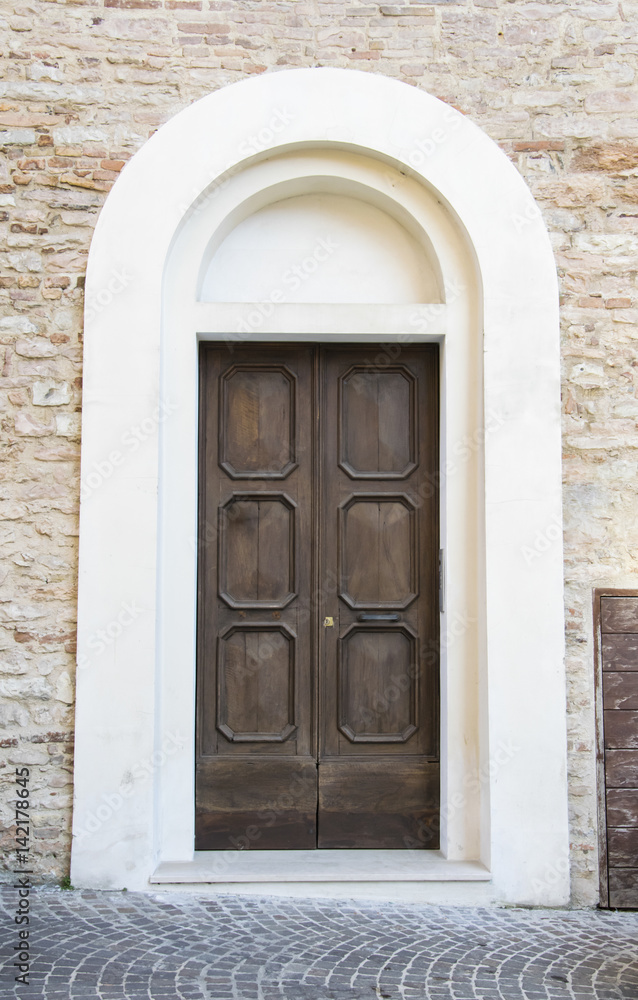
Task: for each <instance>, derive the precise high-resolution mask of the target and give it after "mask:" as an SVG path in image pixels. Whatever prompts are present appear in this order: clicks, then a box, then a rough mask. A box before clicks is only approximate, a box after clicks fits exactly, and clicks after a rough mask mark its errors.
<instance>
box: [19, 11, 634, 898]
mask: <svg viewBox="0 0 638 1000" xmlns="http://www.w3.org/2000/svg"><path fill="white" fill-rule="evenodd" d="M0 42H1V49H2V56H3V58H2V60H1V61H0V242H1V243H2V250H1V251H0V460H1V462H2V466H1V468H2V470H3V471H2V473H0V483H1V484H2V485H0V522H1V525H2V526H1V527H0V726H2V736H1V737H0V748H2V756H3V759H2V762H1V763H2V764H3V765H4V770H3V769H2V767H0V779H1V778H2V776H3V775H4V776H5V780H8V781H9V782H10V781H11V779H12V777H13V773H14V767H15V765H18V766H23V765H25V764H26V765H28V766H29V767H31V769H32V783H31V787H32V790H33V805H34V810H33V822H34V829H35V837H36V842H37V846H38V851H37V852H34V855H35V854H37V858H38V860H37V871H38V876H39V877H40V878H41V879H45V880H49V881H54V880H59V879H60V878H61V877H62V876H63V875H64V874H65V873H66V871H67V870H68V862H69V851H70V818H71V795H72V787H71V774H72V744H71V739H72V728H73V701H74V679H75V616H76V597H77V595H76V580H77V533H78V509H79V497H80V480H79V433H80V407H81V375H82V370H81V352H82V309H83V304H84V303H83V282H84V274H85V269H86V262H87V255H88V250H89V244H90V241H91V236H92V233H93V229H94V227H95V224H96V220H97V217H98V213H99V210H100V207H101V205H102V204H103V202H104V199H105V197H106V194H107V192H108V190H109V189H110V187H111V186H112V184H113V182H114V180H115V179H116V178H117V176H118V172H119V171H120V169H121V168H122V167H123V166H124V164H125V162H126V161H127V160H128V159H129V158H130V157H131V156H132V155H133V154H134V153H135V152H136V151H137V150H138V149H139V148H140V147H141V146H142V145H143V143H144V142H145V141H146V140H147V138H148V137H149V135H150V134H152V132H153V131H154V130H155V129H157V128H158V127H159V126H160V125H161V124H163V123H164V122H165V121H167V120H168V119H169V118H171V117H172V116H173V115H175V114H176V113H177V112H178V111H180V110H181V109H182V108H184V107H186V106H187V105H188V104H190V103H191V102H192V101H194V100H195V99H197V98H199V97H202V96H203V95H205V94H207V93H209V92H210V91H211V90H215V89H217V88H219V87H222V86H224V85H226V84H229V83H232V82H234V81H236V80H239V79H242V78H244V77H246V76H249V75H251V74H255V73H263V72H266V71H274V70H280V69H285V68H288V67H296V66H343V67H351V68H355V69H359V70H364V71H369V72H375V73H383V74H385V75H387V76H390V77H394V78H397V79H401V80H403V81H405V82H407V83H410V84H413V85H414V86H417V87H420V88H423V89H424V90H427V91H429V92H430V93H432V94H434V95H436V96H438V97H441V98H442V99H443V100H446V101H448V102H450V103H451V104H453V105H454V106H455V107H457V108H458V109H459V110H461V111H462V112H463V113H464V114H466V115H468V116H469V117H470V118H471V119H472V120H473V121H474V122H476V124H477V125H479V126H481V127H482V128H483V129H484V130H485V131H486V132H487V133H488V134H489V135H490V136H491V137H492V138H493V139H494V140H495V141H496V142H497V143H498V144H499V145H500V146H501V148H502V149H503V150H504V151H505V153H506V154H507V155H508V156H510V157H511V159H512V161H513V162H514V164H515V165H516V167H517V168H518V169H519V170H520V172H521V173H522V175H523V176H524V177H525V179H526V180H527V182H528V183H529V185H530V186H531V189H532V191H533V193H534V195H535V197H536V199H537V201H538V204H539V206H540V208H541V211H542V212H543V216H544V219H545V222H546V224H547V226H548V228H549V230H550V233H551V237H552V240H553V245H554V248H555V252H556V255H557V264H558V268H559V274H560V281H561V290H562V323H563V327H562V336H563V346H562V351H563V362H564V384H563V406H564V420H565V424H564V427H565V435H564V474H565V493H564V497H565V520H566V582H567V623H568V625H567V628H568V654H569V659H568V718H569V769H570V803H571V833H572V857H571V870H572V876H573V893H574V894H573V899H574V901H575V902H576V903H580V904H583V905H591V904H592V903H594V902H596V900H597V870H596V869H597V861H596V834H595V830H596V799H595V754H594V745H595V741H594V707H593V705H594V701H593V680H592V662H593V654H592V636H591V632H592V626H591V587H592V586H596V585H605V586H623V587H629V586H636V585H638V564H637V560H638V461H637V457H636V456H637V454H638V453H637V451H636V449H637V448H638V434H637V433H636V420H637V418H638V399H636V381H637V377H638V355H637V352H636V339H637V337H638V334H637V329H638V304H637V302H636V298H637V296H636V283H637V280H638V279H637V275H638V235H637V234H636V198H637V197H638V124H637V122H636V111H637V110H638V91H637V89H636V54H637V52H638V2H637V0H622V2H621V3H620V2H615V0H614V2H610V0H578V2H571V3H569V2H561V0H537V2H526V0H520V2H516V3H511V2H508V0H456V2H454V0H430V2H425V3H423V2H421V0H418V2H417V0H414V2H409V0H395V2H390V3H387V4H383V3H368V2H366V0H296V2H294V3H293V2H290V0H285V2H284V0H281V2H275V0H19V2H15V0H13V2H10V0H0ZM247 139H248V137H247ZM158 210H160V211H161V208H159V209H158ZM527 224H528V220H526V219H521V220H520V235H521V239H524V238H525V227H526V225H527ZM127 280H129V279H128V278H127V276H126V275H119V276H114V282H115V286H114V287H117V282H118V281H119V282H120V283H121V282H126V281H127ZM104 294H105V296H106V298H105V299H104V300H103V301H102V302H94V303H89V304H88V305H89V307H90V308H92V309H101V308H105V307H106V305H107V304H108V295H109V294H110V293H109V292H108V291H106V290H105V293H104ZM126 363H127V359H126V358H122V364H123V365H125V364H126ZM131 433H132V434H133V435H134V436H135V429H131ZM140 433H142V439H141V440H140V446H143V444H144V440H143V435H144V432H143V431H142V432H140ZM122 450H124V451H125V444H122ZM91 472H93V473H94V476H95V475H96V474H97V475H98V478H99V475H100V473H99V471H98V472H97V473H96V472H95V470H88V474H90V473H91ZM558 534H559V532H558V529H557V526H556V525H554V524H530V530H529V543H528V545H526V546H525V547H524V550H522V551H521V559H525V560H527V562H528V563H529V565H530V569H531V571H533V570H534V567H535V566H536V562H537V560H539V559H543V558H544V553H545V552H546V551H547V550H548V548H550V547H551V546H552V545H555V544H556V538H557V536H558ZM119 614H120V609H117V608H115V609H107V610H106V611H105V621H104V632H105V635H106V638H105V639H101V638H100V637H99V636H96V637H95V644H94V653H95V655H94V658H93V663H94V664H96V663H97V664H98V665H100V664H104V663H105V662H106V661H107V660H108V656H109V650H110V646H111V645H112V641H113V638H114V637H115V636H116V635H117V630H118V627H123V626H120V622H119V618H118V615H119ZM109 616H112V617H109ZM125 617H126V616H125ZM129 619H130V616H128V617H126V621H127V622H129ZM127 627H130V628H132V629H134V628H135V621H134V620H133V621H132V622H129V625H127ZM100 657H101V659H100ZM10 800H11V795H10V793H9V792H8V791H5V792H3V793H2V794H0V829H1V828H3V827H4V826H5V825H6V823H7V822H8V820H9V813H8V812H7V810H8V808H9V806H8V803H9V802H10ZM6 844H7V842H6V841H5V842H4V843H3V841H2V838H0V847H3V846H6Z"/></svg>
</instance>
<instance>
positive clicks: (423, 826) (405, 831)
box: [318, 757, 439, 850]
mask: <svg viewBox="0 0 638 1000" xmlns="http://www.w3.org/2000/svg"><path fill="white" fill-rule="evenodd" d="M318 846H319V848H323V849H348V848H364V849H374V848H378V849H383V848H385V849H387V850H409V849H415V848H416V849H426V850H437V849H438V847H439V764H438V763H435V762H430V761H406V760H403V761H399V760H396V759H390V760H378V759H377V760H370V758H367V759H366V758H363V759H360V760H356V759H353V758H352V757H349V758H347V760H343V759H341V760H333V761H329V760H323V761H320V763H319V826H318Z"/></svg>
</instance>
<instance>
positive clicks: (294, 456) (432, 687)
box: [196, 345, 439, 850]
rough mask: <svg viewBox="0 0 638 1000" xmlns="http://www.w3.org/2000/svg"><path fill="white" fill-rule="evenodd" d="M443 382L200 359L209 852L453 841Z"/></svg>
mask: <svg viewBox="0 0 638 1000" xmlns="http://www.w3.org/2000/svg"><path fill="white" fill-rule="evenodd" d="M390 351H391V352H392V353H391V354H390ZM436 370H437V351H436V348H435V347H430V346H428V347H423V348H418V349H417V348H400V347H399V346H398V345H396V346H395V345H391V347H390V348H387V349H383V350H379V349H378V348H372V349H371V348H369V347H367V348H365V349H362V348H353V347H347V348H319V347H309V346H301V347H299V346H295V347H289V346H285V345H252V346H250V347H248V346H245V347H244V346H235V345H234V346H233V350H232V352H229V350H228V348H227V347H217V346H213V345H207V346H205V347H203V349H202V352H201V424H200V430H201V445H200V456H201V460H200V511H199V525H200V527H199V604H198V684H197V770H196V848H197V849H198V850H222V849H232V848H240V849H257V850H269V849H271V850H272V849H297V850H301V849H306V850H307V849H312V848H315V847H322V848H345V847H351V848H371V847H385V848H397V849H404V848H413V847H426V848H434V847H437V846H438V787H439V777H438V695H437V674H438V654H437V650H438V643H437V621H438V609H437V606H436V565H437V554H438V546H437V516H436V511H437V504H438V498H437V488H436V484H437V475H436V462H437V436H438V435H437V409H438V404H437V391H436Z"/></svg>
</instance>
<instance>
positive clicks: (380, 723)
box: [318, 346, 439, 848]
mask: <svg viewBox="0 0 638 1000" xmlns="http://www.w3.org/2000/svg"><path fill="white" fill-rule="evenodd" d="M369 350H370V349H369V348H366V349H363V350H362V349H361V348H352V347H344V348H326V349H325V350H324V351H323V352H322V353H323V366H322V406H321V413H322V416H323V431H322V435H321V442H320V447H321V495H322V508H323V509H322V515H321V529H322V538H321V544H320V552H321V568H320V578H321V579H322V580H325V581H330V580H336V581H338V587H337V588H336V592H335V590H334V589H332V590H331V588H330V587H329V586H328V587H327V588H324V590H323V593H324V606H323V610H322V612H321V615H320V619H322V620H325V619H332V620H333V622H334V626H333V627H325V628H322V629H321V637H320V638H321V643H322V648H321V656H320V662H321V664H322V669H321V671H320V674H319V684H320V701H319V704H320V706H321V711H320V729H321V733H320V739H321V742H320V753H319V815H318V844H319V847H322V848H338V847H345V846H348V847H352V846H356V845H357V844H358V845H359V846H364V845H365V846H366V847H379V848H382V847H385V848H387V847H394V848H405V847H406V846H411V847H414V846H421V847H436V846H438V834H437V829H438V826H437V824H432V823H431V822H430V820H431V819H432V817H433V815H435V814H436V811H437V809H438V787H439V780H438V738H437V730H438V696H437V658H436V657H432V656H431V655H430V654H431V653H432V650H433V649H434V648H435V645H436V640H437V637H438V632H437V627H438V607H437V596H436V594H437V590H436V584H437V577H436V573H437V556H438V551H437V550H438V546H437V543H436V539H437V538H438V530H437V491H436V489H435V488H434V484H435V483H436V469H437V452H438V429H437V420H436V414H437V412H438V401H437V390H436V385H437V380H436V364H437V351H436V348H434V347H430V346H427V347H422V348H418V349H415V348H401V349H399V348H398V347H397V349H396V353H397V355H398V357H397V359H396V363H392V364H385V365H380V364H377V362H376V361H373V360H368V359H367V358H366V354H367V353H368V352H369ZM380 357H381V359H382V361H386V362H387V360H388V359H387V358H386V357H384V354H381V355H380ZM399 481H400V482H399ZM426 765H427V766H426ZM373 816H374V819H372V817H373Z"/></svg>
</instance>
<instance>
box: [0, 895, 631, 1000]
mask: <svg viewBox="0 0 638 1000" xmlns="http://www.w3.org/2000/svg"><path fill="white" fill-rule="evenodd" d="M14 895H15V894H14V890H13V889H11V888H10V887H7V886H4V887H0V913H1V914H2V916H1V917H0V920H1V930H0V956H1V958H0V998H9V997H19V998H20V1000H41V998H47V1000H85V998H86V1000H89V998H91V1000H163V998H169V997H170V998H171V1000H172V998H177V1000H379V998H383V1000H638V949H637V947H636V940H637V939H638V913H610V912H600V911H586V910H579V911H556V910H551V911H548V910H519V909H485V908H476V907H444V906H426V905H398V904H389V903H387V904H378V903H360V904H359V903H358V904H356V905H353V904H352V903H350V902H343V901H335V900H320V899H319V900H299V899H283V898H277V899H268V898H261V897H246V896H242V897H232V896H219V897H215V898H212V897H210V896H208V897H204V896H195V895H186V894H179V895H177V894H175V895H173V894H171V896H170V898H168V897H167V896H166V895H163V894H150V893H149V894H146V893H130V892H129V893H126V895H124V894H123V893H119V892H104V893H96V892H93V891H73V892H63V891H61V890H56V889H37V890H34V892H33V894H32V897H31V913H32V924H31V926H30V931H31V939H30V945H31V949H32V952H31V953H32V966H31V975H30V984H29V986H23V985H16V984H15V983H14V979H13V977H14V975H15V973H14V970H13V969H12V966H11V962H12V961H13V959H12V958H7V956H9V955H12V951H13V944H14V943H15V940H16V939H15V928H14V925H13V919H12V917H13V908H14V906H15V900H14ZM3 962H4V963H5V964H4V965H3V964H2V963H3Z"/></svg>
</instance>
